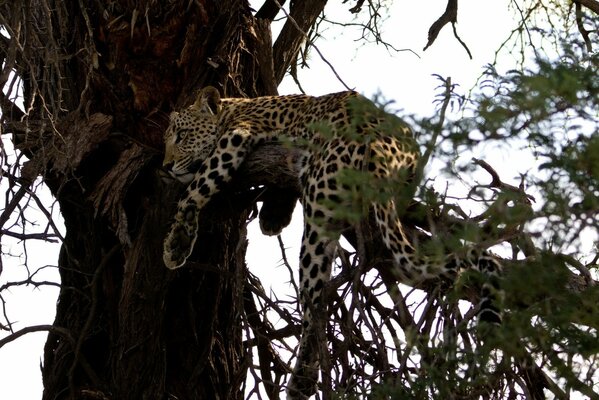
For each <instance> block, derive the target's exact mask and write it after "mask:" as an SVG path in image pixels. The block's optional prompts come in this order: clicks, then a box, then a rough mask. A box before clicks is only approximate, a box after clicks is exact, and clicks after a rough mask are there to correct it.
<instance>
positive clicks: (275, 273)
mask: <svg viewBox="0 0 599 400" xmlns="http://www.w3.org/2000/svg"><path fill="white" fill-rule="evenodd" d="M254 3H256V4H261V3H262V0H256V1H254ZM330 3H333V4H332V6H331V7H329V8H328V9H327V15H329V16H330V17H331V18H333V19H334V18H335V16H338V15H339V16H340V18H342V19H345V20H348V19H349V18H350V17H349V13H348V12H347V9H348V8H349V7H350V6H349V4H345V5H339V4H337V3H340V1H331V2H330ZM350 3H351V2H350ZM395 3H396V5H395V6H393V7H392V8H391V10H390V12H389V15H390V18H389V19H388V20H387V21H386V22H385V24H384V29H383V30H384V33H383V35H384V38H385V39H386V40H387V41H388V42H390V43H391V44H392V45H393V46H395V47H396V48H411V49H413V50H414V51H415V52H416V53H418V55H419V56H420V58H419V57H417V56H416V55H414V54H413V53H411V52H407V51H405V52H399V53H394V52H390V51H387V50H386V49H385V48H384V47H382V46H378V47H377V46H375V45H366V46H362V45H360V44H359V43H358V42H355V39H358V38H359V32H358V31H356V32H355V33H348V31H343V33H341V32H340V31H339V30H336V29H334V28H329V30H327V31H326V32H324V35H325V36H326V38H327V39H328V40H326V41H325V40H319V41H318V42H317V46H318V47H319V49H320V51H321V52H322V53H323V54H324V55H325V57H326V58H327V59H328V61H329V62H331V63H332V64H333V65H334V67H335V69H336V70H337V72H338V73H339V75H340V76H341V77H342V78H343V79H344V80H345V82H346V83H347V84H348V85H349V86H351V87H354V88H355V89H356V90H358V91H359V92H361V93H364V94H365V95H367V96H370V95H372V94H374V93H376V92H381V93H382V94H383V95H384V97H385V98H387V99H395V100H396V106H397V107H398V108H402V109H404V110H405V111H406V112H408V113H414V114H419V115H431V114H433V113H434V107H433V105H432V101H433V96H434V93H435V87H436V86H437V85H438V84H439V81H438V80H436V78H434V77H432V74H434V73H436V74H440V75H441V76H444V77H446V76H451V77H452V80H453V82H454V83H459V84H460V86H461V88H462V90H463V92H466V91H467V90H468V89H469V88H471V87H472V86H473V85H474V83H475V82H476V80H477V78H478V77H479V75H480V74H481V72H482V67H483V66H484V65H485V64H487V63H489V62H492V61H493V58H494V52H495V50H496V49H497V47H498V46H499V45H500V43H502V42H503V41H504V40H505V39H506V37H507V35H508V33H509V30H510V29H511V28H512V27H513V26H514V24H515V21H514V20H513V19H512V13H511V12H510V11H508V10H507V6H506V4H507V3H508V2H507V1H506V0H503V1H480V0H462V1H460V9H459V21H458V32H459V34H460V36H461V38H462V39H463V40H464V41H465V42H466V43H467V45H468V46H469V48H470V50H471V52H472V54H473V57H474V59H473V60H470V59H469V58H468V56H467V54H466V52H465V51H464V49H463V48H462V47H461V45H460V44H459V43H458V42H457V41H456V40H455V39H454V37H453V33H452V31H451V27H450V26H447V27H445V29H444V30H443V31H442V32H441V34H440V36H439V37H438V38H437V41H436V43H435V44H434V45H433V46H432V47H431V48H429V49H428V50H427V51H426V52H422V51H421V49H422V48H423V47H424V45H425V44H426V39H427V32H428V28H429V26H430V24H431V23H432V22H433V21H434V20H435V19H436V18H438V17H439V16H440V15H441V14H442V13H443V11H444V10H445V6H446V0H431V1H427V2H417V1H415V2H400V1H395ZM483 16H484V18H483ZM356 47H358V49H357V51H356ZM299 78H300V82H301V83H302V86H303V88H304V89H305V90H306V92H307V93H309V94H314V95H318V94H324V93H328V92H335V91H341V90H345V89H344V87H343V85H342V84H341V83H340V82H338V81H337V80H336V78H335V76H334V75H333V73H332V72H331V71H330V69H329V68H328V67H327V66H326V65H325V64H324V63H323V62H321V61H320V59H319V56H318V55H317V53H316V52H314V51H312V56H311V63H310V69H303V70H300V71H299ZM296 92H298V89H297V88H296V87H295V85H294V84H293V82H292V81H291V79H286V81H285V82H284V83H283V84H282V85H281V87H280V93H281V94H285V93H296ZM515 159H516V160H521V161H522V164H520V163H519V162H514V160H515ZM490 162H491V164H492V165H493V163H501V169H502V177H503V178H504V179H505V180H507V181H508V182H510V183H515V184H517V183H518V182H517V180H516V181H510V180H511V179H512V178H516V177H517V175H518V172H525V171H526V169H528V168H529V167H530V162H531V161H530V159H529V160H528V161H526V160H525V159H524V158H523V159H520V158H519V157H518V156H517V155H516V156H515V155H514V154H509V155H508V154H496V155H494V157H493V160H492V161H490ZM526 164H527V165H526ZM297 211H298V210H296V214H297ZM298 219H299V218H294V223H293V226H291V227H289V228H287V229H286V230H285V231H284V236H283V238H284V242H285V244H286V245H287V246H290V247H294V249H292V250H290V251H289V252H288V253H287V256H288V257H289V259H290V261H291V262H292V264H293V263H295V265H297V261H296V260H297V257H298V255H297V252H298V250H297V248H298V245H299V241H300V235H301V222H300V221H298ZM249 233H250V234H249V238H250V245H249V249H248V254H247V256H248V264H249V266H250V269H251V271H252V272H253V273H255V274H256V275H258V276H259V277H260V278H261V279H263V283H264V286H265V287H266V288H267V290H268V288H269V287H271V285H272V286H274V287H275V288H276V287H279V288H280V287H281V284H285V283H286V282H287V281H288V279H289V277H288V274H287V271H286V270H285V268H284V267H281V266H280V258H281V256H280V252H279V245H278V242H277V240H276V238H267V237H264V236H262V235H261V234H260V231H259V228H258V226H257V221H254V222H253V223H252V224H250V226H249ZM4 243H5V242H4V239H3V244H4ZM31 247H33V246H30V248H29V250H30V252H29V265H30V268H31V269H32V270H35V269H36V268H38V267H40V266H43V265H46V264H51V265H56V263H57V258H58V246H57V245H53V246H44V247H42V246H38V245H37V244H36V246H35V247H34V250H32V249H31ZM18 251H19V249H18V248H17V247H15V248H14V252H17V253H18ZM8 261H9V260H5V270H4V272H3V275H2V276H1V279H0V285H1V284H3V283H5V282H6V281H15V280H19V279H23V278H25V276H26V275H25V274H24V273H23V267H22V265H14V263H11V262H8ZM42 279H54V280H57V279H58V274H57V271H56V269H55V268H54V269H49V271H47V274H46V275H45V276H44V277H43V278H42ZM42 279H40V280H42ZM277 290H278V289H277ZM57 293H58V290H57V289H56V288H40V289H33V288H31V287H26V288H15V289H12V290H10V291H9V293H6V292H3V293H2V294H3V295H4V296H5V301H6V304H7V307H8V308H7V310H8V316H9V318H10V320H11V321H13V322H15V325H14V329H15V330H18V329H20V328H23V327H25V326H29V325H36V324H51V323H52V322H53V319H54V313H55V310H54V308H55V303H56V295H57ZM3 335H4V334H2V333H0V337H2V336H3ZM45 338H46V333H35V334H29V335H26V336H24V337H22V338H20V339H18V340H17V341H16V342H13V343H11V344H8V345H6V346H4V347H3V348H1V349H0V399H38V398H40V397H41V391H42V385H41V375H40V373H39V365H40V363H41V361H42V349H43V345H44V341H45Z"/></svg>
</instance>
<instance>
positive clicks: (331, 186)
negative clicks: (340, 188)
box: [327, 178, 337, 190]
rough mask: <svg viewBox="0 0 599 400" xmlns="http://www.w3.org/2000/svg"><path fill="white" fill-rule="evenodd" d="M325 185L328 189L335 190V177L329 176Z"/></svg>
mask: <svg viewBox="0 0 599 400" xmlns="http://www.w3.org/2000/svg"><path fill="white" fill-rule="evenodd" d="M327 185H328V186H329V189H330V190H337V180H336V179H335V178H330V179H329V180H327Z"/></svg>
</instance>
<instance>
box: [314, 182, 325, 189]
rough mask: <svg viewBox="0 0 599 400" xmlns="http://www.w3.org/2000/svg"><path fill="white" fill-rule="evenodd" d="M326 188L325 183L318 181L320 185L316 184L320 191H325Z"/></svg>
mask: <svg viewBox="0 0 599 400" xmlns="http://www.w3.org/2000/svg"><path fill="white" fill-rule="evenodd" d="M325 186H326V183H325V181H318V183H317V184H316V187H317V188H318V189H324V187H325Z"/></svg>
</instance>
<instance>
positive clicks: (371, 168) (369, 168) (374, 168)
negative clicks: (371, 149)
mask: <svg viewBox="0 0 599 400" xmlns="http://www.w3.org/2000/svg"><path fill="white" fill-rule="evenodd" d="M368 171H370V172H374V171H376V164H375V163H373V162H372V161H371V162H369V163H368Z"/></svg>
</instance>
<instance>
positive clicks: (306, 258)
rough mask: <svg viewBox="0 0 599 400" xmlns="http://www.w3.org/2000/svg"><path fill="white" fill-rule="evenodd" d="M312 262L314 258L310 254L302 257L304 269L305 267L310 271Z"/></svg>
mask: <svg viewBox="0 0 599 400" xmlns="http://www.w3.org/2000/svg"><path fill="white" fill-rule="evenodd" d="M311 262H312V256H310V253H304V255H303V257H302V267H304V268H305V269H308V268H309V267H310V263H311Z"/></svg>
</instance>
